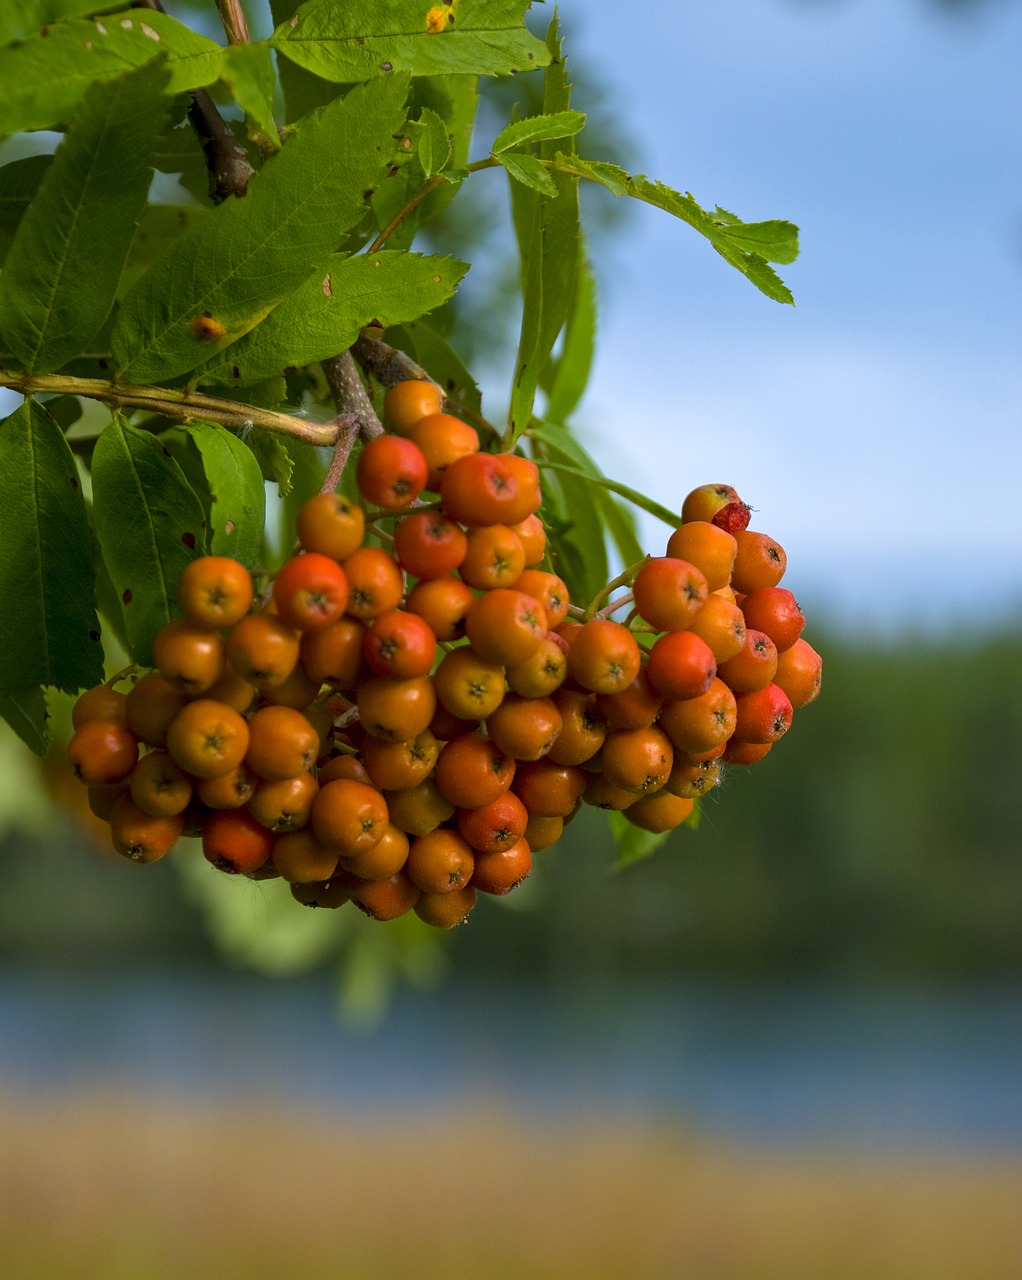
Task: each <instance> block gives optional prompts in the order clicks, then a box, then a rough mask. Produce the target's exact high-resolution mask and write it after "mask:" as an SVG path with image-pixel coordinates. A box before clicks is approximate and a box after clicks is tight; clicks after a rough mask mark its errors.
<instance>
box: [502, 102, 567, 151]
mask: <svg viewBox="0 0 1022 1280" xmlns="http://www.w3.org/2000/svg"><path fill="white" fill-rule="evenodd" d="M585 122H586V118H585V115H584V113H583V112H581V111H555V112H553V113H551V114H550V115H540V116H526V117H525V118H524V119H523V120H513V121H512V122H511V123H510V124H509V125H507V126H506V127H505V128H503V129H501V131H500V133H498V134H497V136H496V138H495V139H494V142H493V146H492V147H490V153H491V155H495V156H500V155H501V153H502V152H504V151H510V150H511V148H512V147H521V146H523V145H524V144H525V143H528V142H547V141H550V140H552V139H555V138H571V137H573V136H574V135H575V134H576V133H578V132H579V130H580V129H581V128H582V126H583V125H584V124H585Z"/></svg>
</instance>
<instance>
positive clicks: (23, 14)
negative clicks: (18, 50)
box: [0, 0, 123, 45]
mask: <svg viewBox="0 0 1022 1280" xmlns="http://www.w3.org/2000/svg"><path fill="white" fill-rule="evenodd" d="M118 7H119V6H118V5H117V4H116V3H114V4H109V3H107V4H104V3H103V0H98V2H97V0H4V7H3V12H2V13H0V45H3V44H11V43H12V42H13V41H15V40H27V39H29V37H30V36H34V35H36V34H37V33H38V32H39V31H40V29H41V28H43V27H46V26H49V25H50V24H51V23H53V22H59V21H61V19H63V18H81V17H84V15H85V14H87V13H99V12H100V11H101V10H104V9H116V8H118ZM120 7H123V6H120Z"/></svg>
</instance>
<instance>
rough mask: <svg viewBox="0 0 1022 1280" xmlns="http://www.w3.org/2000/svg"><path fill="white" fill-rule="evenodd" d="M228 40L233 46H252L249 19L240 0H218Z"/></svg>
mask: <svg viewBox="0 0 1022 1280" xmlns="http://www.w3.org/2000/svg"><path fill="white" fill-rule="evenodd" d="M216 7H217V10H218V11H219V13H220V21H221V22H222V23H223V26H224V31H225V33H226V35H227V39H228V41H229V42H230V43H231V44H250V43H251V41H252V37H251V36H250V35H249V34H248V19H247V18H246V17H245V10H244V9H243V8H242V7H241V2H240V0H216Z"/></svg>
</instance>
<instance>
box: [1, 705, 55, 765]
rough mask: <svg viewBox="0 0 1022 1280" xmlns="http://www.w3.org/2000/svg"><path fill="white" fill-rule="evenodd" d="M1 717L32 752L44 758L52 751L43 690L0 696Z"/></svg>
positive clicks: (47, 712)
mask: <svg viewBox="0 0 1022 1280" xmlns="http://www.w3.org/2000/svg"><path fill="white" fill-rule="evenodd" d="M0 716H3V718H4V719H5V720H6V721H7V723H8V724H9V725H10V726H11V728H12V729H13V730H14V732H15V733H16V734H17V735H18V737H19V738H20V739H21V740H22V742H23V743H24V744H25V746H26V747H28V749H29V750H30V751H33V752H35V754H36V755H37V756H44V755H45V754H46V753H47V751H49V749H50V737H51V735H50V724H49V711H48V709H47V706H46V694H45V692H44V691H43V690H42V689H26V690H25V691H24V692H23V693H5V694H0Z"/></svg>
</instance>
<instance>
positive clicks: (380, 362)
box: [351, 329, 443, 392]
mask: <svg viewBox="0 0 1022 1280" xmlns="http://www.w3.org/2000/svg"><path fill="white" fill-rule="evenodd" d="M351 354H352V355H353V356H354V357H355V359H356V360H357V361H358V363H359V364H360V365H361V366H362V368H363V369H364V370H365V371H366V373H370V374H372V376H373V377H374V378H375V379H376V381H377V382H379V383H380V384H381V385H382V386H384V387H393V386H396V385H397V383H399V382H410V381H411V382H432V383H433V385H434V386H438V387H439V385H440V384H439V383H437V382H435V381H434V379H433V378H431V377H430V376H429V374H428V373H427V372H426V370H425V369H423V367H422V365H419V364H416V363H415V361H414V360H413V359H412V358H411V356H406V355H405V353H404V352H403V351H398V349H397V347H392V346H391V345H390V344H389V343H388V342H384V341H383V339H382V338H378V337H376V336H375V335H374V334H373V331H372V330H370V329H363V330H362V332H361V333H360V334H359V335H358V337H357V338H356V339H355V343H354V345H353V346H352V348H351ZM440 390H441V392H442V391H443V387H440Z"/></svg>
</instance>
